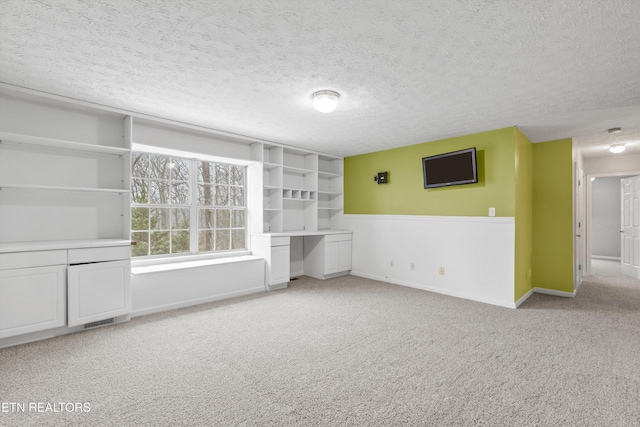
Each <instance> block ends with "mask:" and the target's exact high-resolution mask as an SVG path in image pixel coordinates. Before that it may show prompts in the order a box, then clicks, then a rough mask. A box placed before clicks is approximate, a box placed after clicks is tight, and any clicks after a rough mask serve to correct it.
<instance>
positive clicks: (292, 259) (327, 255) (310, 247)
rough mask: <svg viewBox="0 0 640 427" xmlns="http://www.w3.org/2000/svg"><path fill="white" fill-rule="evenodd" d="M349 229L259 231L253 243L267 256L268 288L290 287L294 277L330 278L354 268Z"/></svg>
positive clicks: (254, 248) (258, 250)
mask: <svg viewBox="0 0 640 427" xmlns="http://www.w3.org/2000/svg"><path fill="white" fill-rule="evenodd" d="M351 236H352V232H351V231H349V230H318V231H306V230H302V231H285V232H278V233H256V234H253V235H252V242H251V247H252V251H253V253H254V254H255V255H258V256H261V257H263V258H264V259H265V265H266V274H265V287H266V288H267V290H274V289H281V288H286V287H287V284H288V283H289V280H290V279H291V278H292V277H296V276H301V275H306V276H310V277H314V278H316V279H329V278H332V277H337V276H342V275H345V274H349V271H351Z"/></svg>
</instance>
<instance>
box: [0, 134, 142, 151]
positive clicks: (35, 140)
mask: <svg viewBox="0 0 640 427" xmlns="http://www.w3.org/2000/svg"><path fill="white" fill-rule="evenodd" d="M0 141H2V143H12V144H20V145H32V146H37V147H44V148H57V149H62V150H71V151H82V152H87V153H98V154H110V155H116V156H123V155H125V154H127V153H128V152H129V149H127V148H121V147H112V146H108V145H98V144H86V143H83V142H73V141H64V140H61V139H53V138H42V137H39V136H32V135H22V134H18V133H11V132H0Z"/></svg>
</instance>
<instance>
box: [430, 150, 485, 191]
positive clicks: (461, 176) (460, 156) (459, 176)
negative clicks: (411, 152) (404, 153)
mask: <svg viewBox="0 0 640 427" xmlns="http://www.w3.org/2000/svg"><path fill="white" fill-rule="evenodd" d="M422 174H423V176H424V188H436V187H447V186H450V185H460V184H473V183H474V182H478V167H477V166H476V148H475V147H472V148H467V149H465V150H460V151H452V152H450V153H443V154H438V155H435V156H429V157H423V158H422Z"/></svg>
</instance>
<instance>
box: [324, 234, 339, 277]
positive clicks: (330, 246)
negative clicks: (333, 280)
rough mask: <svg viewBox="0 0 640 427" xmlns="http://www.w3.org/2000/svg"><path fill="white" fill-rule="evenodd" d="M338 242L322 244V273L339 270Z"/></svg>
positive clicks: (331, 272)
mask: <svg viewBox="0 0 640 427" xmlns="http://www.w3.org/2000/svg"><path fill="white" fill-rule="evenodd" d="M338 243H339V242H326V243H325V246H324V274H333V273H337V272H338V271H340V253H339V249H338Z"/></svg>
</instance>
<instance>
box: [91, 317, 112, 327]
mask: <svg viewBox="0 0 640 427" xmlns="http://www.w3.org/2000/svg"><path fill="white" fill-rule="evenodd" d="M115 321H116V318H115V317H112V318H111V319H104V320H98V321H97V322H91V323H85V324H84V329H90V328H96V327H98V326H103V325H111V324H112V323H114V322H115Z"/></svg>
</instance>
